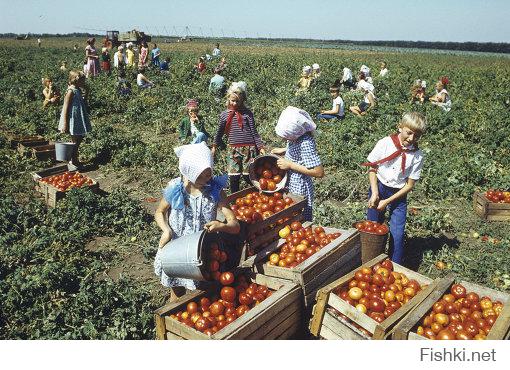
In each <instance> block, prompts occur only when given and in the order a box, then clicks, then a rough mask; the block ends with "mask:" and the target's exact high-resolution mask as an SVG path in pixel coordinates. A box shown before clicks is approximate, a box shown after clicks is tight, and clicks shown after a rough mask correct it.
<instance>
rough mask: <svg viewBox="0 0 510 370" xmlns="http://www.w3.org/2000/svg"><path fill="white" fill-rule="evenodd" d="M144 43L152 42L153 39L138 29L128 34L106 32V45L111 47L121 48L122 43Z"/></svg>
mask: <svg viewBox="0 0 510 370" xmlns="http://www.w3.org/2000/svg"><path fill="white" fill-rule="evenodd" d="M143 41H145V42H150V41H151V37H150V36H149V35H146V34H145V33H143V32H141V31H138V30H136V29H134V30H132V31H128V32H119V31H106V38H105V45H107V46H110V47H116V46H119V45H120V44H122V43H126V44H127V43H128V42H132V43H133V44H136V45H138V44H141V43H142V42H143Z"/></svg>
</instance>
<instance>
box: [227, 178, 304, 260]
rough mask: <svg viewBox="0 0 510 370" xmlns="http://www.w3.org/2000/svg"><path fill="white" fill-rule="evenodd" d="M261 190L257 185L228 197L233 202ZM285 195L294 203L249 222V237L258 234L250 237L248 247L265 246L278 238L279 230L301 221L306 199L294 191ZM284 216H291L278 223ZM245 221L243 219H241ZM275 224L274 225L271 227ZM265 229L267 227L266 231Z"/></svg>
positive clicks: (247, 227)
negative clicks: (268, 215)
mask: <svg viewBox="0 0 510 370" xmlns="http://www.w3.org/2000/svg"><path fill="white" fill-rule="evenodd" d="M258 191H259V190H258V189H257V188H256V187H254V186H253V187H250V188H247V189H244V190H241V191H238V192H236V193H233V194H230V195H229V196H228V197H227V201H228V203H233V202H235V200H236V199H237V198H240V197H244V196H245V195H247V194H249V193H253V192H258ZM284 196H287V197H289V198H291V199H292V200H293V201H294V203H293V204H292V205H291V206H290V207H288V208H285V209H284V210H283V211H281V212H278V213H275V214H274V215H272V216H271V217H268V218H266V219H265V220H263V221H261V222H257V223H255V224H247V225H246V227H245V230H246V236H247V238H249V236H250V235H257V234H260V235H257V236H256V237H254V238H250V239H248V240H247V249H249V250H250V251H257V250H258V249H260V248H261V247H262V246H264V245H265V244H267V243H270V242H272V241H274V240H277V239H278V231H279V230H280V229H281V228H282V227H284V226H286V225H290V224H291V223H292V222H294V221H301V220H302V218H303V216H302V213H303V209H304V208H305V205H306V200H305V198H304V197H302V196H301V195H296V194H292V193H286V194H284ZM283 218H289V220H287V221H285V222H283V223H281V224H277V221H278V220H280V219H283ZM239 222H241V223H243V221H239ZM272 225H274V227H271V226H272ZM264 229H266V230H265V231H264Z"/></svg>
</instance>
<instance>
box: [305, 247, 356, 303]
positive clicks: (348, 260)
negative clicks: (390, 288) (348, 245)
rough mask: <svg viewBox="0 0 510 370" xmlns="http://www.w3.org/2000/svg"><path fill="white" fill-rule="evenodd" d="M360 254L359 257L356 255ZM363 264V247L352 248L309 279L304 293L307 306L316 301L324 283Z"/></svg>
mask: <svg viewBox="0 0 510 370" xmlns="http://www.w3.org/2000/svg"><path fill="white" fill-rule="evenodd" d="M357 256H359V259H357V258H356V257H357ZM360 264H361V247H360V248H358V249H357V250H356V249H352V250H350V251H349V252H347V253H346V254H345V255H343V256H342V257H341V258H339V259H338V260H337V261H336V262H334V263H333V264H332V265H330V267H328V268H327V269H325V270H323V271H322V272H321V273H320V274H318V275H317V277H316V278H315V279H313V280H311V281H309V282H308V283H307V284H306V285H304V286H303V293H304V295H305V297H306V299H305V306H309V305H310V304H311V303H313V302H314V301H315V296H316V294H317V290H319V289H320V288H321V287H322V286H324V284H329V283H330V282H331V281H334V280H336V279H338V278H339V277H340V276H343V275H345V274H347V273H348V272H349V271H351V270H352V269H353V268H356V267H357V266H359V265H360Z"/></svg>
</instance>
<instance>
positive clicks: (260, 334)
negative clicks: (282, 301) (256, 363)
mask: <svg viewBox="0 0 510 370" xmlns="http://www.w3.org/2000/svg"><path fill="white" fill-rule="evenodd" d="M296 321H299V322H301V302H300V301H299V300H296V301H294V302H292V303H291V304H290V305H288V306H286V307H282V310H281V311H280V312H278V313H277V314H275V315H274V316H273V317H271V318H269V320H268V321H266V322H265V323H264V324H263V325H260V326H259V327H258V328H257V329H256V330H255V331H253V332H252V333H250V334H248V335H246V337H244V338H243V339H262V338H263V339H275V338H277V337H278V336H279V335H280V334H282V333H283V332H284V331H285V330H287V329H289V328H291V327H292V326H293V325H294V323H295V322H296Z"/></svg>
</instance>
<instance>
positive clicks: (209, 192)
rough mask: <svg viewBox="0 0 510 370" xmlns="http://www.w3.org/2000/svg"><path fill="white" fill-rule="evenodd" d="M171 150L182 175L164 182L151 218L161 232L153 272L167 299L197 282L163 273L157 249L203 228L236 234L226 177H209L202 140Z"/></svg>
mask: <svg viewBox="0 0 510 370" xmlns="http://www.w3.org/2000/svg"><path fill="white" fill-rule="evenodd" d="M174 150H175V153H176V154H177V156H178V157H179V171H180V172H181V174H182V176H181V177H178V178H175V179H173V180H171V181H170V182H169V183H168V186H167V187H166V188H165V189H164V190H163V198H162V199H161V201H160V203H159V206H158V209H157V210H156V213H155V219H156V223H157V224H158V226H159V227H160V228H161V230H162V234H161V238H160V240H159V249H158V253H157V254H156V258H155V260H154V272H155V274H156V275H157V276H159V277H160V278H161V284H163V285H164V286H166V287H169V288H171V291H170V300H171V301H172V300H175V299H176V298H177V297H179V296H180V295H182V294H184V293H185V291H184V288H186V289H188V290H194V289H196V288H197V282H195V281H193V280H190V279H181V278H170V277H168V276H167V275H166V274H165V273H164V271H163V267H162V264H161V251H162V249H163V248H165V246H166V245H167V243H168V242H169V241H170V240H172V239H177V238H179V237H181V236H184V235H188V234H192V233H195V232H199V231H201V230H203V229H207V231H208V232H217V231H222V232H226V233H229V234H238V233H239V230H240V226H239V223H238V222H237V219H236V217H235V215H234V213H233V212H232V211H231V210H230V208H229V207H228V203H227V200H226V195H225V192H224V191H223V188H224V187H225V185H226V183H227V176H216V177H213V175H212V168H213V157H212V154H211V151H210V149H209V148H208V147H207V145H206V144H205V143H204V142H202V143H200V144H191V145H184V146H181V147H178V148H175V149H174ZM218 208H219V209H220V210H221V212H222V213H223V215H224V216H225V219H226V220H227V223H226V224H224V223H222V222H219V221H217V220H216V212H217V209H218ZM166 248H171V246H166Z"/></svg>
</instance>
